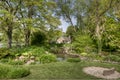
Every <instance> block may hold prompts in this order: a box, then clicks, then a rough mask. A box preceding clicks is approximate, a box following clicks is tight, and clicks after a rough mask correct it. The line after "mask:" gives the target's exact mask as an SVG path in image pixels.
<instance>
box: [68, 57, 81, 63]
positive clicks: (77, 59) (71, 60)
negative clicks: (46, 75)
mask: <svg viewBox="0 0 120 80" xmlns="http://www.w3.org/2000/svg"><path fill="white" fill-rule="evenodd" d="M80 61H81V59H80V58H68V59H67V62H80Z"/></svg>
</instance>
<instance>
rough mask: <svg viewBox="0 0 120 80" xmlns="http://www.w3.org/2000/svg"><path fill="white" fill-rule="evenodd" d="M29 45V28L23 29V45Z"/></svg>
mask: <svg viewBox="0 0 120 80" xmlns="http://www.w3.org/2000/svg"><path fill="white" fill-rule="evenodd" d="M29 45H30V30H29V29H27V30H26V31H25V46H29Z"/></svg>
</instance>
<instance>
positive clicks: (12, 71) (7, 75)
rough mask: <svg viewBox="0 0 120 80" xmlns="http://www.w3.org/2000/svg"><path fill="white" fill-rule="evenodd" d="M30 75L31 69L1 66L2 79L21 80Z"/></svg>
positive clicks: (0, 76)
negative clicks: (19, 79)
mask: <svg viewBox="0 0 120 80" xmlns="http://www.w3.org/2000/svg"><path fill="white" fill-rule="evenodd" d="M29 74H30V70H29V69H26V68H23V67H17V66H9V65H1V64H0V79H11V78H21V77H25V76H27V75H29Z"/></svg>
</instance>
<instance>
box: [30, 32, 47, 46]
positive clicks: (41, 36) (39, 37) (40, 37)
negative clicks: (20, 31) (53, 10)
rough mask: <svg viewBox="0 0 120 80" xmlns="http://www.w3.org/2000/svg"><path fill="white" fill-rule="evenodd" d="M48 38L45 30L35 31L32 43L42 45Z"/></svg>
mask: <svg viewBox="0 0 120 80" xmlns="http://www.w3.org/2000/svg"><path fill="white" fill-rule="evenodd" d="M46 40H47V37H46V34H45V33H44V32H40V31H38V32H34V33H33V36H32V37H31V44H32V45H41V44H44V43H45V41H46Z"/></svg>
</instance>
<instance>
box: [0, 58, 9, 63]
mask: <svg viewBox="0 0 120 80" xmlns="http://www.w3.org/2000/svg"><path fill="white" fill-rule="evenodd" d="M8 62H9V59H6V58H2V59H1V60H0V63H8Z"/></svg>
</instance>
